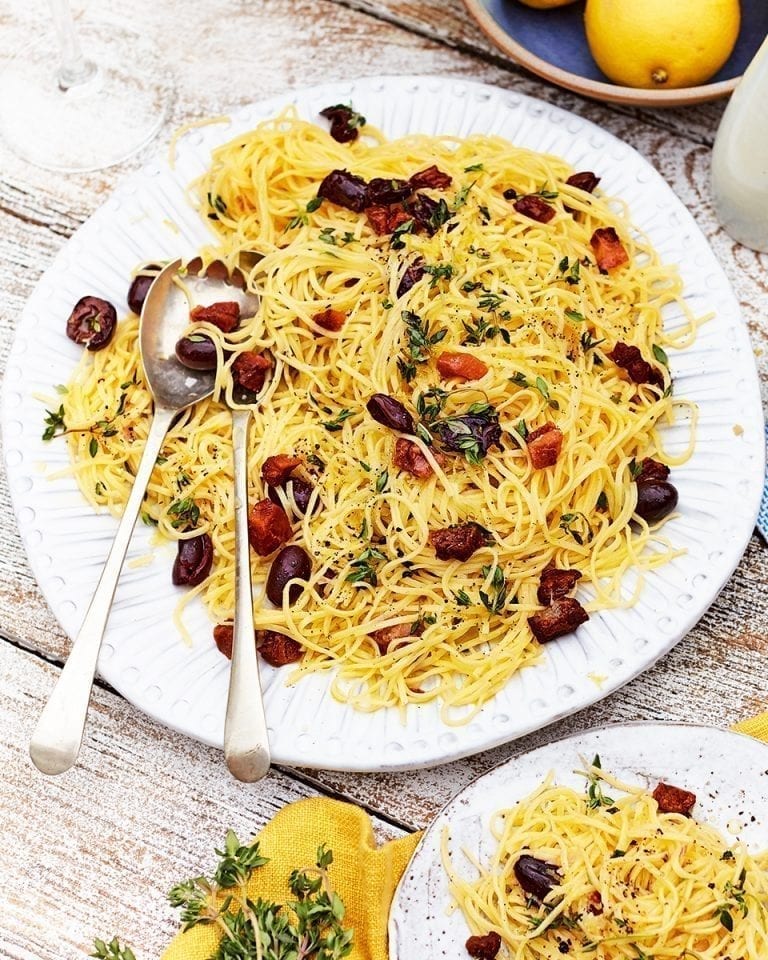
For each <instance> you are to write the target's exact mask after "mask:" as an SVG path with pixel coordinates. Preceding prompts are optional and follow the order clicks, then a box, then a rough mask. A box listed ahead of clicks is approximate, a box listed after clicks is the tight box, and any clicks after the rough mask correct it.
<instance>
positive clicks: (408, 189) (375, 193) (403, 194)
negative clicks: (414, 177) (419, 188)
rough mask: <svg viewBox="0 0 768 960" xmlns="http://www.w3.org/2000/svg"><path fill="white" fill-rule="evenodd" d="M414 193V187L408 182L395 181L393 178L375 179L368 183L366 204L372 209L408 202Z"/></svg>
mask: <svg viewBox="0 0 768 960" xmlns="http://www.w3.org/2000/svg"><path fill="white" fill-rule="evenodd" d="M412 193H413V187H412V186H411V185H410V183H408V181H407V180H393V179H392V178H391V177H374V178H373V180H371V181H370V182H369V183H368V190H367V192H366V194H365V204H366V206H368V207H370V206H373V205H374V204H390V203H400V201H402V200H407V199H408V197H410V195H411V194H412Z"/></svg>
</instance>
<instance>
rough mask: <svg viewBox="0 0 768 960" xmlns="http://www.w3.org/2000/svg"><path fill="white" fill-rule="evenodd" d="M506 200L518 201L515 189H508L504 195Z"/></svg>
mask: <svg viewBox="0 0 768 960" xmlns="http://www.w3.org/2000/svg"><path fill="white" fill-rule="evenodd" d="M503 197H504V199H505V200H517V190H515V188H514V187H507V189H506V190H505V191H504V193H503Z"/></svg>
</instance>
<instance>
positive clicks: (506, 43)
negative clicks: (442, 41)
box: [464, 0, 768, 106]
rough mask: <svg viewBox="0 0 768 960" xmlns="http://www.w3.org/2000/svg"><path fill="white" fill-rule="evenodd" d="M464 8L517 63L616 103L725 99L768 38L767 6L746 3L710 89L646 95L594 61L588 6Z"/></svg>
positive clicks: (475, 4) (495, 0)
mask: <svg viewBox="0 0 768 960" xmlns="http://www.w3.org/2000/svg"><path fill="white" fill-rule="evenodd" d="M628 2H630V3H635V2H642V0H628ZM674 2H675V0H670V3H674ZM464 3H465V5H466V7H467V9H468V10H469V12H470V13H471V14H472V16H473V17H474V18H475V20H477V22H478V23H479V25H480V27H481V28H482V29H483V31H484V32H485V33H486V34H487V35H488V36H489V37H490V39H491V40H493V41H494V43H496V45H497V46H499V47H501V49H502V50H503V51H504V52H505V53H507V54H508V55H509V56H510V57H511V58H512V59H513V60H514V61H515V62H516V63H519V64H520V65H521V66H524V67H526V68H527V69H528V70H530V71H531V72H532V73H535V74H538V75H539V76H540V77H544V78H545V79H546V80H551V81H552V82H553V83H556V84H558V85H559V86H561V87H566V88H567V89H569V90H575V91H576V92H577V93H582V94H584V95H585V96H588V97H595V98H596V99H598V100H611V101H613V102H615V103H635V104H645V105H653V106H675V105H679V104H684V103H701V102H703V101H705V100H715V99H717V98H718V97H723V96H725V95H727V94H728V93H730V92H731V91H732V90H733V88H734V87H735V86H736V84H737V82H738V80H739V78H740V77H741V75H742V74H743V72H744V70H745V68H746V66H747V64H748V63H749V62H750V60H751V59H752V57H754V55H755V53H756V52H757V49H758V47H759V46H760V44H761V43H762V42H763V40H764V39H765V36H766V34H768V2H766V0H741V31H740V33H739V38H738V40H737V42H736V46H735V48H734V50H733V53H732V54H731V56H730V58H729V59H728V61H727V63H726V64H725V66H724V67H723V68H722V69H721V70H719V71H718V72H717V73H716V74H715V75H714V77H712V79H711V80H710V81H709V82H708V83H706V84H703V85H701V86H698V87H681V88H680V89H678V90H641V89H637V88H634V87H622V86H620V85H619V84H616V83H611V81H610V80H608V78H607V77H606V76H605V74H604V73H603V72H602V71H601V70H600V68H599V67H598V66H597V64H596V63H595V61H594V60H593V59H592V55H591V54H590V52H589V47H588V46H587V38H586V36H585V34H584V2H583V0H581V2H579V3H571V4H568V5H567V6H565V7H558V8H556V9H553V10H534V9H532V8H531V7H526V6H525V5H524V4H522V3H520V2H519V0H464Z"/></svg>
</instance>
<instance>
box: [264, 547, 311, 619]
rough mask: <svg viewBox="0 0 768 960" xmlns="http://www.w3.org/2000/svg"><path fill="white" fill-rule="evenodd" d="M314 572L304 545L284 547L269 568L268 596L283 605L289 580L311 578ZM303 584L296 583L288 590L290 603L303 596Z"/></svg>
mask: <svg viewBox="0 0 768 960" xmlns="http://www.w3.org/2000/svg"><path fill="white" fill-rule="evenodd" d="M311 574H312V561H311V560H310V559H309V554H308V553H307V551H306V550H304V549H303V548H302V547H299V546H296V545H295V544H294V545H292V546H290V547H283V549H282V550H281V551H280V553H278V555H277V556H276V557H275V559H274V560H273V561H272V566H271V567H270V568H269V576H268V577H267V587H266V590H267V596H268V597H269V599H270V600H271V601H272V603H274V605H275V606H276V607H281V606H282V605H283V590H285V586H286V584H287V583H288V581H289V580H309V577H310V575H311ZM302 589H303V588H302V586H301V584H300V583H294V584H292V585H291V587H290V588H289V590H288V603H296V601H297V600H298V599H299V597H300V596H301V591H302Z"/></svg>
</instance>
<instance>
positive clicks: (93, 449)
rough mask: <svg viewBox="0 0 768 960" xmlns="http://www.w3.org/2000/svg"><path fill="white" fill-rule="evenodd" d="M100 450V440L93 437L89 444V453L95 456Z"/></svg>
mask: <svg viewBox="0 0 768 960" xmlns="http://www.w3.org/2000/svg"><path fill="white" fill-rule="evenodd" d="M98 452H99V441H98V440H97V439H96V437H91V442H90V443H89V444H88V453H90V455H91V456H92V457H95V456H96V454H97V453H98Z"/></svg>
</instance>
